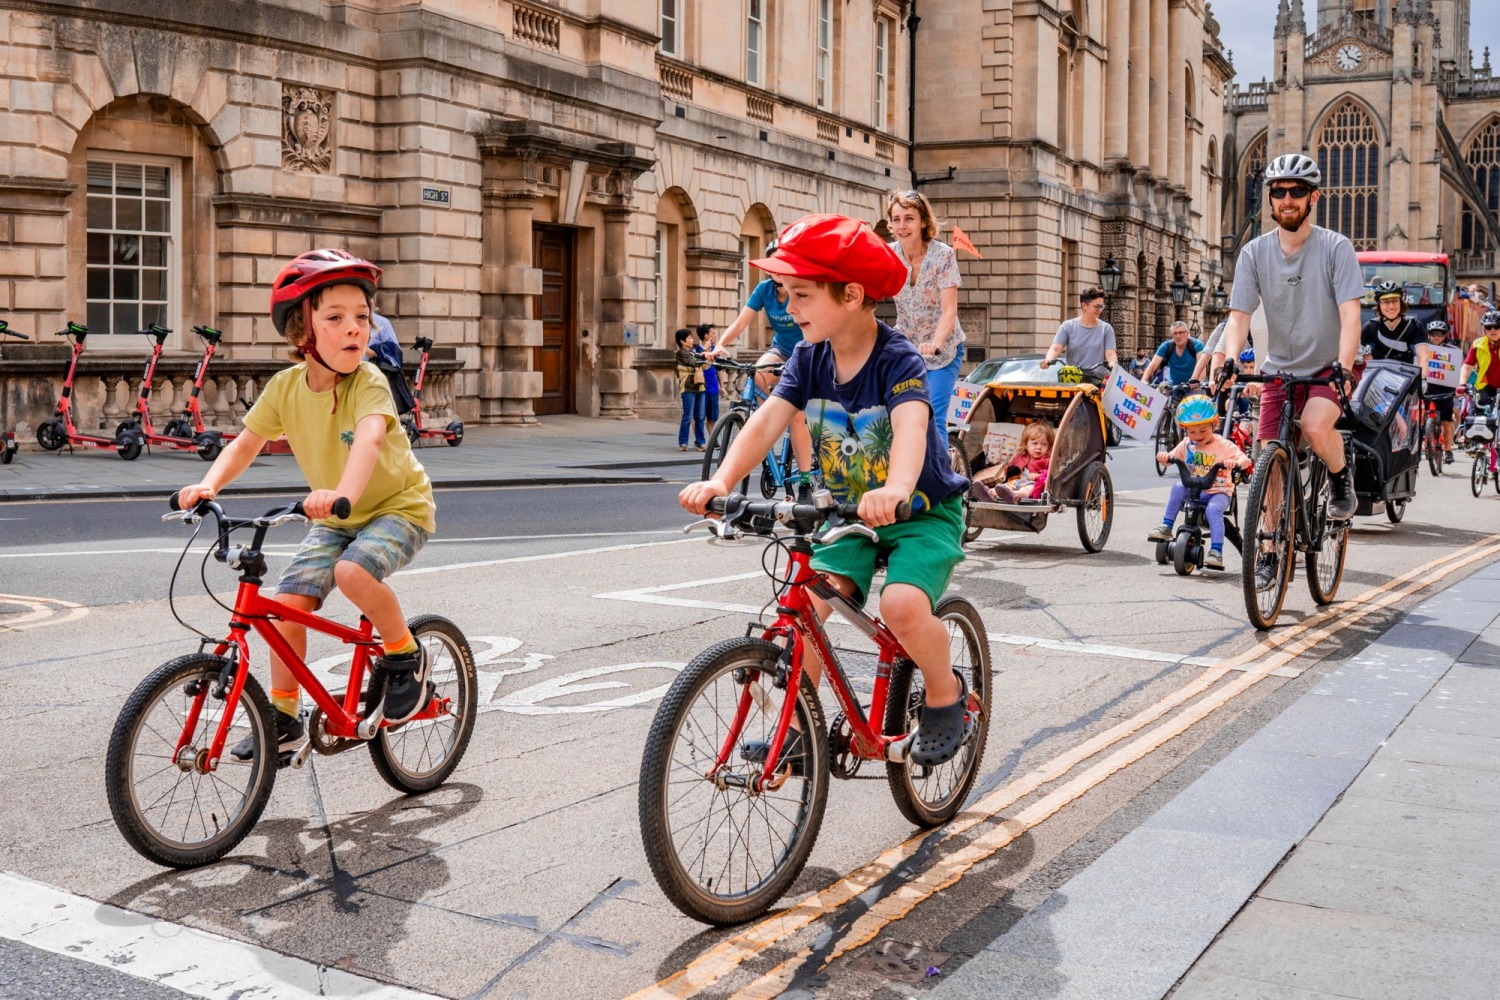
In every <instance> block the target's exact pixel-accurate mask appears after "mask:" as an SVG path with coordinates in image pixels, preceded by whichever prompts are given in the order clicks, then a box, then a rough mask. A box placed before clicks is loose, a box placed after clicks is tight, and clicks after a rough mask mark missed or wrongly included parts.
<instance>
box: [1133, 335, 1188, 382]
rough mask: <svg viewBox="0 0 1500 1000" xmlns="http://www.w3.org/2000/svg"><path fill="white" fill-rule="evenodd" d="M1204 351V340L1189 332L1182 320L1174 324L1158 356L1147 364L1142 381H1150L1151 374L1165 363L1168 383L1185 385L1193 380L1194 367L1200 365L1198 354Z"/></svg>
mask: <svg viewBox="0 0 1500 1000" xmlns="http://www.w3.org/2000/svg"><path fill="white" fill-rule="evenodd" d="M1201 353H1203V341H1201V340H1199V339H1198V338H1197V337H1194V336H1190V335H1189V334H1188V326H1187V324H1186V323H1184V322H1183V321H1182V320H1178V321H1177V322H1175V323H1173V324H1172V334H1171V336H1170V337H1168V338H1167V339H1166V340H1164V341H1162V342H1161V346H1160V347H1158V348H1157V349H1156V357H1154V358H1152V359H1151V363H1150V364H1149V365H1147V366H1146V374H1145V375H1144V376H1142V378H1141V381H1143V382H1146V383H1149V382H1150V381H1151V376H1152V375H1155V374H1156V370H1157V369H1158V368H1160V367H1161V366H1162V365H1163V364H1165V365H1166V366H1167V375H1166V383H1167V384H1168V385H1185V384H1186V383H1188V382H1191V381H1192V380H1193V369H1194V368H1196V367H1197V366H1198V355H1199V354H1201Z"/></svg>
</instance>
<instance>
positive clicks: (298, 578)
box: [276, 514, 427, 604]
mask: <svg viewBox="0 0 1500 1000" xmlns="http://www.w3.org/2000/svg"><path fill="white" fill-rule="evenodd" d="M425 544H427V532H426V531H424V530H423V529H421V528H419V527H417V526H416V525H415V524H412V523H411V522H410V521H408V520H407V519H406V518H404V517H397V516H395V515H394V514H387V515H385V516H384V517H377V518H376V519H375V520H373V521H371V522H370V523H369V524H367V525H365V526H364V527H362V528H358V529H353V528H332V527H329V526H328V525H325V524H315V525H313V526H312V527H311V528H309V529H308V532H307V535H306V537H304V538H303V539H302V547H301V548H299V549H298V550H297V554H296V555H294V556H293V557H292V561H291V563H289V564H288V565H287V568H286V570H285V571H284V572H283V573H282V574H281V579H280V580H278V581H277V583H276V593H277V594H282V595H284V594H300V595H302V596H304V597H312V598H315V599H317V601H318V602H319V603H320V604H321V603H322V601H323V599H324V598H325V597H327V596H328V595H329V594H330V593H331V592H332V591H333V587H334V582H333V567H334V565H335V564H336V563H338V562H339V560H341V559H343V560H348V561H349V562H352V563H354V564H355V565H356V566H358V567H360V568H361V569H363V570H365V571H366V572H367V573H369V574H370V575H371V576H373V577H374V578H375V579H377V580H384V579H385V578H386V577H388V576H390V575H391V574H392V573H394V572H396V570H398V569H400V568H401V567H402V566H405V565H406V564H407V563H409V562H411V561H412V557H414V556H415V555H416V554H417V553H418V552H420V551H421V550H422V546H423V545H425Z"/></svg>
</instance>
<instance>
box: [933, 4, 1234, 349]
mask: <svg viewBox="0 0 1500 1000" xmlns="http://www.w3.org/2000/svg"><path fill="white" fill-rule="evenodd" d="M917 10H918V14H919V15H920V17H921V23H920V27H919V29H918V32H917V69H916V77H917V99H916V114H915V117H916V130H915V135H916V138H917V141H916V145H915V160H916V176H917V183H918V185H919V187H920V188H921V190H922V191H924V192H925V193H926V194H927V195H928V196H929V197H931V198H932V199H934V201H935V203H936V204H937V206H938V208H939V210H940V212H941V213H942V215H943V216H944V218H945V219H947V220H949V221H950V222H953V223H956V224H957V225H958V226H959V227H960V228H961V229H962V230H963V231H964V233H965V234H966V235H968V236H969V237H970V238H971V239H972V240H973V241H974V243H975V244H976V245H977V247H978V248H979V250H980V251H981V252H982V253H983V255H984V256H983V259H982V260H973V259H970V258H968V257H964V258H963V261H962V269H963V272H964V281H965V287H964V290H963V292H962V293H961V299H960V302H961V309H960V318H961V320H962V322H963V325H964V329H965V331H966V332H967V333H968V335H969V342H970V344H971V346H972V345H974V344H975V343H976V342H977V343H980V344H982V345H983V346H984V347H985V348H986V349H987V350H988V351H989V353H991V354H1004V353H1015V352H1026V351H1033V350H1038V349H1040V348H1042V347H1043V346H1044V345H1045V344H1047V343H1048V342H1050V340H1051V337H1052V335H1053V334H1054V333H1055V331H1056V329H1057V325H1058V323H1059V322H1061V321H1062V320H1063V319H1064V318H1066V317H1068V316H1073V315H1076V314H1077V310H1078V292H1080V291H1081V290H1082V289H1084V288H1086V287H1088V286H1090V285H1097V284H1098V283H1099V278H1098V274H1097V272H1098V269H1099V267H1100V266H1101V264H1102V263H1103V262H1104V261H1105V259H1106V257H1107V256H1112V257H1113V258H1114V259H1115V261H1116V263H1117V265H1118V266H1119V267H1120V269H1121V270H1122V272H1123V274H1122V277H1121V282H1120V289H1119V292H1118V293H1117V294H1116V295H1115V296H1113V297H1112V299H1111V301H1110V304H1109V312H1110V318H1111V320H1112V322H1113V323H1114V325H1115V327H1116V328H1117V330H1118V332H1119V335H1120V342H1121V343H1120V347H1121V350H1122V351H1125V350H1130V349H1133V348H1134V347H1135V346H1138V345H1139V346H1149V347H1155V345H1156V344H1157V343H1158V342H1159V341H1160V340H1161V339H1163V338H1164V337H1165V335H1166V331H1167V327H1168V326H1169V325H1170V321H1171V319H1172V317H1173V316H1174V315H1176V316H1180V317H1182V318H1184V319H1186V320H1189V321H1190V322H1199V321H1200V317H1199V316H1198V315H1196V314H1194V312H1193V311H1192V310H1191V309H1190V308H1188V307H1185V306H1184V307H1177V308H1175V309H1174V307H1173V305H1172V300H1171V297H1170V292H1169V288H1170V284H1171V282H1172V280H1173V278H1174V276H1175V274H1176V272H1177V270H1178V269H1179V268H1180V269H1181V273H1182V275H1183V278H1184V280H1185V281H1186V282H1188V283H1191V282H1192V281H1193V279H1194V278H1195V277H1196V278H1198V279H1199V282H1200V284H1201V285H1202V286H1204V287H1206V288H1208V289H1210V290H1211V289H1212V288H1213V287H1215V285H1216V284H1217V281H1218V276H1219V275H1220V273H1221V267H1220V260H1219V242H1218V240H1219V235H1218V234H1219V229H1220V220H1219V215H1218V205H1219V202H1220V199H1221V178H1220V176H1219V174H1218V162H1219V159H1220V153H1221V148H1222V142H1223V135H1224V132H1223V94H1224V88H1225V84H1226V82H1227V81H1228V80H1229V78H1230V77H1231V76H1232V74H1233V67H1232V66H1231V65H1230V63H1229V61H1228V59H1227V58H1226V56H1225V54H1224V51H1223V48H1222V46H1221V43H1220V41H1219V38H1218V26H1217V23H1216V22H1215V21H1214V19H1213V16H1212V12H1211V11H1210V10H1209V7H1208V4H1206V3H1203V2H1202V0H1030V2H1010V0H974V2H968V3H940V4H934V3H931V2H927V0H923V2H922V3H920V4H919V5H918V9H917ZM1210 301H1211V300H1210ZM976 334H979V337H977V338H976Z"/></svg>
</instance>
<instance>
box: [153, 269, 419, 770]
mask: <svg viewBox="0 0 1500 1000" xmlns="http://www.w3.org/2000/svg"><path fill="white" fill-rule="evenodd" d="M379 281H380V268H378V267H376V266H375V265H374V264H371V263H370V262H368V261H365V260H360V259H359V258H358V257H355V256H354V255H353V254H351V253H349V252H347V251H344V250H313V251H311V252H309V253H305V254H302V255H301V256H300V257H297V258H295V259H294V260H292V261H291V262H290V263H288V264H287V265H286V266H285V267H283V268H282V269H281V273H280V274H278V275H277V276H276V278H275V280H274V281H273V282H272V283H271V322H272V323H274V324H275V326H276V330H277V332H279V333H280V334H281V335H282V336H284V337H285V338H286V340H287V343H288V344H290V345H291V348H292V350H291V355H292V360H293V361H297V362H301V363H300V364H297V365H294V366H293V367H291V368H287V369H285V370H283V371H280V372H277V373H276V374H275V375H274V376H272V378H271V380H270V381H269V382H267V383H266V386H265V388H264V389H263V390H262V391H261V393H260V395H259V396H257V397H256V400H255V405H254V406H252V407H251V408H250V412H249V413H247V414H245V429H244V431H242V432H241V433H240V434H239V436H237V437H236V438H235V439H234V440H233V441H232V442H230V444H229V445H228V446H227V447H226V448H225V449H224V451H223V453H222V454H221V455H220V456H219V458H218V460H217V461H215V462H214V464H213V466H212V467H210V468H209V470H208V474H207V475H206V476H204V477H203V481H202V482H199V483H195V484H194V485H192V486H187V487H184V488H183V489H182V490H181V491H179V493H178V503H179V505H180V506H182V507H183V508H184V509H186V508H188V507H191V506H192V505H193V504H196V503H197V502H198V501H199V500H212V499H213V498H214V497H215V496H216V495H218V492H219V491H220V490H221V489H223V488H224V487H225V486H228V485H229V484H230V483H232V482H234V481H235V479H237V478H238V477H239V475H240V473H242V472H244V471H245V469H246V468H248V467H249V465H250V463H251V462H252V461H253V460H254V459H255V456H256V455H258V454H259V453H260V449H261V447H262V446H263V445H264V444H265V443H266V442H267V441H274V440H275V439H276V438H278V437H280V436H281V435H282V434H285V435H286V440H287V444H289V445H290V446H291V449H292V453H293V454H294V455H295V456H296V458H297V466H298V467H299V468H300V469H301V470H302V474H303V476H305V477H306V479H307V482H308V485H309V486H310V487H312V492H310V493H308V495H307V497H306V499H304V500H303V501H302V509H303V510H304V511H306V512H307V516H308V517H309V518H310V519H312V520H313V521H314V522H315V523H314V524H313V525H312V526H311V527H310V528H309V529H308V532H307V536H306V537H305V538H303V540H302V545H301V547H300V548H299V549H298V550H297V554H296V555H295V556H294V557H293V558H292V561H291V563H290V564H288V566H287V568H286V571H285V572H284V573H282V575H281V580H280V581H279V582H278V583H277V585H276V600H278V601H280V602H281V603H283V604H286V605H288V606H290V607H294V608H298V609H300V610H303V611H316V610H317V609H318V608H319V607H321V606H322V604H323V599H324V598H326V597H327V596H328V594H329V592H330V591H332V590H333V588H334V586H337V587H338V588H339V590H341V591H343V592H344V595H345V596H346V597H348V598H349V600H350V601H352V602H354V605H355V607H357V608H359V610H360V611H361V612H363V613H364V615H365V617H366V618H368V619H370V622H371V623H372V624H373V625H374V626H375V631H376V632H377V633H378V634H379V636H380V639H381V641H382V643H384V646H385V655H384V656H383V657H382V658H381V659H380V660H379V661H377V663H376V674H375V678H374V679H372V681H371V685H372V687H371V692H370V703H371V704H373V705H374V706H375V707H374V708H372V709H371V711H370V715H371V717H374V716H375V714H376V712H380V713H382V714H383V715H384V717H385V718H386V719H387V720H389V721H390V722H392V723H398V722H404V721H406V720H408V719H410V718H411V717H412V716H413V715H416V714H417V713H418V712H419V711H421V709H422V708H424V707H426V704H427V702H428V700H429V698H428V697H426V694H427V692H428V681H427V675H428V673H429V671H430V665H429V662H428V654H427V651H426V650H424V649H421V648H420V647H419V646H418V644H417V642H416V640H415V639H414V638H413V637H412V634H411V632H410V630H408V629H407V627H406V618H405V616H404V615H402V613H401V605H400V603H399V602H397V600H396V595H395V593H394V592H393V591H392V590H391V588H390V587H389V586H388V585H387V584H386V583H385V582H384V580H385V578H386V577H387V576H389V575H390V574H392V573H394V572H395V571H396V570H398V569H400V568H401V567H402V566H404V565H406V564H407V563H408V562H410V561H411V560H412V557H414V556H415V555H416V554H417V552H418V551H419V550H420V549H421V548H422V546H423V544H424V543H425V542H426V541H427V537H428V534H429V533H430V532H431V531H432V530H433V529H434V527H435V526H436V525H435V519H434V513H435V512H436V510H437V507H436V505H435V504H434V503H433V499H432V483H431V482H429V481H428V479H427V473H426V472H425V471H424V470H423V469H422V466H421V464H420V463H419V462H418V461H417V459H416V456H414V455H413V454H412V451H411V444H410V443H409V442H408V441H407V438H406V435H405V434H404V433H403V432H402V430H401V425H400V422H399V420H398V419H397V416H396V406H395V403H394V401H393V400H392V399H391V389H390V386H389V385H388V384H387V382H386V379H385V376H384V375H382V374H381V373H380V370H379V369H378V368H376V367H375V366H374V365H373V364H370V363H368V362H366V361H365V348H366V347H367V346H368V344H369V340H370V316H371V312H372V304H371V297H372V296H373V295H374V294H375V287H376V285H377V283H378V282H379ZM339 497H347V498H348V500H349V502H350V504H352V505H353V510H352V511H351V512H350V514H349V516H348V517H346V518H339V517H335V516H333V505H334V502H335V501H336V500H337V499H338V498H339ZM277 628H278V630H280V632H281V634H282V635H283V636H285V637H286V640H287V642H288V643H289V644H290V645H291V647H292V649H293V650H294V651H296V653H297V654H298V655H299V656H302V657H304V658H305V657H306V655H307V631H306V629H304V628H303V627H302V626H301V625H295V624H290V623H287V622H278V623H277ZM382 681H383V683H384V688H383V698H382V696H381V695H382V692H381V690H380V689H379V688H378V685H380V684H381V682H382ZM299 695H300V692H299V690H298V687H297V679H296V677H295V676H294V675H293V674H292V672H291V671H290V670H288V669H287V668H286V667H285V666H284V665H283V664H282V663H281V661H280V660H279V659H277V658H276V655H275V653H272V654H271V703H272V706H273V707H274V708H275V709H276V732H277V743H278V749H279V751H280V754H281V757H282V759H283V760H284V759H286V756H287V755H288V754H290V753H292V752H294V751H295V750H297V749H298V748H299V747H300V746H301V745H302V743H303V742H304V741H305V740H306V731H305V726H304V724H303V721H302V716H301V713H300V712H299V711H298V701H299ZM254 752H255V739H254V737H253V736H251V737H247V738H246V739H245V740H244V741H242V742H241V743H240V744H239V745H238V746H236V747H234V748H233V749H232V750H231V751H230V753H232V754H233V755H234V756H235V757H238V758H239V759H241V760H248V759H250V758H251V757H252V756H254Z"/></svg>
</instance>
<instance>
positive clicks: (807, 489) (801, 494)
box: [797, 479, 813, 503]
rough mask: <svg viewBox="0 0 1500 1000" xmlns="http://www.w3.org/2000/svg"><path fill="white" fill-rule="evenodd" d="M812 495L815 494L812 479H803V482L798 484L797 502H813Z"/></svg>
mask: <svg viewBox="0 0 1500 1000" xmlns="http://www.w3.org/2000/svg"><path fill="white" fill-rule="evenodd" d="M812 495H813V484H812V480H810V479H807V480H803V481H802V482H800V483H798V484H797V502H798V503H812V502H813V497H812Z"/></svg>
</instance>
